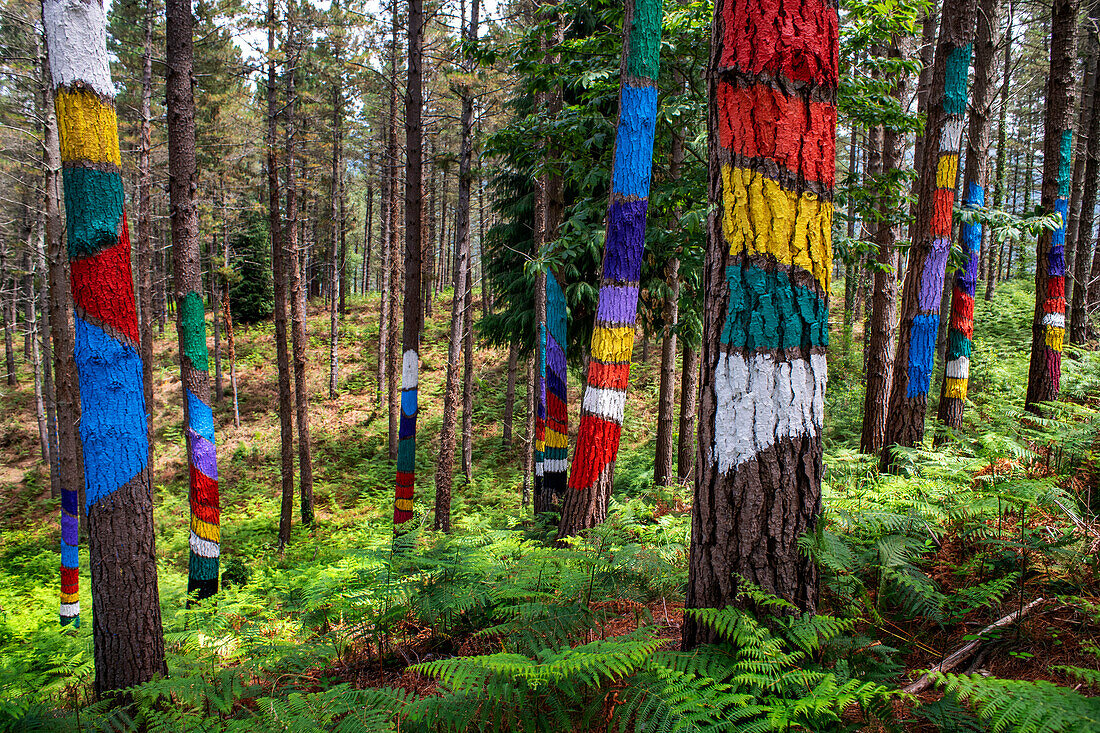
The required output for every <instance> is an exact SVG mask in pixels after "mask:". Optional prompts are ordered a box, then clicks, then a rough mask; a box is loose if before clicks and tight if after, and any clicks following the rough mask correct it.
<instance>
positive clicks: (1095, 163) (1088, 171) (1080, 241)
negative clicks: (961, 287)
mask: <svg viewBox="0 0 1100 733" xmlns="http://www.w3.org/2000/svg"><path fill="white" fill-rule="evenodd" d="M1098 15H1100V4H1094V5H1093V9H1092V20H1093V23H1092V24H1091V27H1090V28H1089V35H1090V44H1091V46H1092V49H1093V51H1094V52H1097V53H1100V51H1098V47H1100V40H1098V38H1097V36H1098V33H1097V27H1096V25H1097V23H1100V18H1098V17H1097V16H1098ZM1097 61H1098V59H1097V58H1093V64H1094V65H1096V63H1097ZM1089 81H1090V82H1091V86H1090V87H1089V88H1088V89H1087V90H1086V92H1087V94H1086V95H1085V96H1086V101H1083V102H1082V106H1084V105H1085V104H1088V106H1089V108H1090V109H1089V113H1088V120H1089V124H1088V128H1087V129H1088V132H1087V133H1086V134H1085V135H1082V137H1084V138H1085V142H1086V143H1087V144H1086V146H1085V171H1084V174H1083V176H1082V181H1081V188H1082V195H1081V199H1082V205H1081V212H1080V214H1079V215H1078V221H1077V238H1076V239H1077V256H1076V257H1075V258H1074V260H1073V280H1074V286H1073V296H1072V301H1071V302H1072V305H1071V307H1070V326H1069V340H1070V343H1072V344H1081V343H1084V342H1085V341H1086V340H1087V339H1088V330H1089V329H1088V313H1087V311H1086V310H1085V300H1086V296H1087V294H1088V277H1089V266H1090V264H1091V260H1092V245H1093V243H1094V239H1095V237H1094V230H1093V224H1094V223H1095V221H1096V217H1095V213H1094V210H1095V207H1096V193H1097V185H1098V184H1100V180H1098V179H1097V175H1098V174H1100V70H1098V69H1097V68H1094V69H1093V73H1092V75H1091V78H1090V79H1089Z"/></svg>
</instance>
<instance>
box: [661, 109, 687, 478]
mask: <svg viewBox="0 0 1100 733" xmlns="http://www.w3.org/2000/svg"><path fill="white" fill-rule="evenodd" d="M683 163H684V137H683V133H682V132H681V131H680V130H676V131H675V132H674V133H673V135H672V150H671V161H670V163H669V170H668V175H669V178H671V179H673V180H675V179H677V178H679V177H680V169H681V168H682V167H683ZM677 213H678V212H677ZM676 218H679V217H678V216H677V217H676ZM665 274H666V282H667V284H668V292H667V293H666V294H665V302H664V306H663V309H664V313H663V320H664V325H663V328H662V334H661V385H660V387H659V388H658V396H657V449H656V452H655V455H654V460H653V483H654V484H656V485H657V486H665V485H667V484H668V483H669V480H670V479H671V477H672V476H673V473H672V420H673V409H674V407H675V402H676V320H677V317H678V314H679V301H680V259H679V258H678V257H673V258H671V259H670V260H669V261H668V264H667V265H665Z"/></svg>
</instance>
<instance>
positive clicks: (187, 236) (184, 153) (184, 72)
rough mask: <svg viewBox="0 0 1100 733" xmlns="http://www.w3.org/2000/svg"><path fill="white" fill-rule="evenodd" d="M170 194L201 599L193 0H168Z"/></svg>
mask: <svg viewBox="0 0 1100 733" xmlns="http://www.w3.org/2000/svg"><path fill="white" fill-rule="evenodd" d="M165 11H166V16H167V21H168V22H167V25H166V28H167V35H166V38H167V49H166V50H167V55H166V58H167V68H168V75H167V80H166V83H165V92H166V99H167V112H168V195H169V200H170V204H171V208H172V274H173V278H172V282H173V284H174V286H175V289H176V292H175V296H176V329H177V331H178V333H179V348H180V384H181V389H182V390H183V395H182V396H183V414H184V420H183V422H184V424H185V425H186V426H187V430H186V431H185V433H186V436H187V457H188V466H189V470H190V485H191V539H190V546H191V560H190V563H189V565H188V570H187V592H188V593H195V594H196V595H197V597H198V598H199V599H200V600H201V599H203V598H207V597H209V596H212V595H214V593H216V592H217V590H218V559H219V557H220V556H221V521H220V515H219V503H218V459H217V454H216V451H215V442H214V412H213V410H211V409H210V374H209V359H208V354H207V350H206V318H205V315H206V314H205V310H204V306H203V297H202V259H201V258H202V251H201V249H200V247H199V210H198V205H197V203H196V201H195V194H196V192H197V190H198V168H197V166H196V163H195V95H194V90H193V89H192V87H191V84H192V80H193V78H194V70H195V52H194V41H193V39H192V28H193V26H194V17H193V16H192V14H191V0H167V3H166V4H165Z"/></svg>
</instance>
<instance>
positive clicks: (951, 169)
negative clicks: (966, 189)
mask: <svg viewBox="0 0 1100 733" xmlns="http://www.w3.org/2000/svg"><path fill="white" fill-rule="evenodd" d="M958 173H959V156H958V155H957V154H956V153H948V154H946V155H941V156H940V161H939V163H937V164H936V188H950V189H952V190H954V188H955V179H956V178H957V177H958Z"/></svg>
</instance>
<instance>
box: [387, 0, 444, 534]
mask: <svg viewBox="0 0 1100 733" xmlns="http://www.w3.org/2000/svg"><path fill="white" fill-rule="evenodd" d="M423 61H424V5H423V0H409V57H408V64H409V72H408V78H407V82H406V89H405V302H404V313H403V316H404V317H403V323H402V332H401V427H400V433H399V435H398V438H399V440H400V442H399V443H398V448H397V493H396V499H395V501H394V507H393V523H394V524H395V525H396V524H401V523H402V522H406V521H408V520H410V519H412V503H413V489H414V484H413V478H414V472H415V470H416V414H417V378H418V373H419V371H420V332H421V330H423V316H424V310H423V308H422V306H421V303H420V288H421V285H422V283H421V277H420V256H421V249H422V244H423V242H422V239H421V237H422V235H423V228H422V227H421V216H422V211H423V208H424V206H423V203H424V202H423V198H424V190H423V189H424V170H423V165H424V139H423V129H422V127H421V114H422V112H423V108H424V90H423V86H422V82H423ZM456 297H457V295H456Z"/></svg>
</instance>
